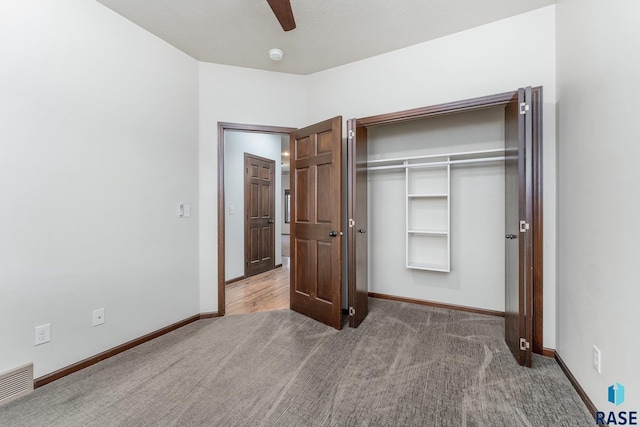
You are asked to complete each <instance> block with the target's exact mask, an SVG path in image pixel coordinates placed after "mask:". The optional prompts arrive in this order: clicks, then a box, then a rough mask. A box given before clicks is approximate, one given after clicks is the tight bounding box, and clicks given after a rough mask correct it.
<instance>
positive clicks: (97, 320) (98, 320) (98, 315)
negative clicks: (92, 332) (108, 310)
mask: <svg viewBox="0 0 640 427" xmlns="http://www.w3.org/2000/svg"><path fill="white" fill-rule="evenodd" d="M103 323H104V308H96V309H95V310H93V326H98V325H102V324H103Z"/></svg>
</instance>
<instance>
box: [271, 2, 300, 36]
mask: <svg viewBox="0 0 640 427" xmlns="http://www.w3.org/2000/svg"><path fill="white" fill-rule="evenodd" d="M267 3H269V6H271V10H273V13H274V15H276V18H278V21H279V22H280V25H282V29H283V30H285V31H291V30H293V29H294V28H295V27H296V21H295V19H293V10H291V2H290V1H289V0H267Z"/></svg>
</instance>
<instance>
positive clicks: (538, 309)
mask: <svg viewBox="0 0 640 427" xmlns="http://www.w3.org/2000/svg"><path fill="white" fill-rule="evenodd" d="M516 93H517V90H516V91H511V92H504V93H499V94H494V95H489V96H482V97H478V98H471V99H466V100H461V101H454V102H447V103H444V104H437V105H431V106H428V107H420V108H414V109H411V110H403V111H396V112H393V113H387V114H380V115H377V116H369V117H364V118H359V119H356V120H355V126H354V127H355V129H358V128H361V127H365V128H366V127H368V126H377V125H385V124H391V123H398V122H404V121H409V120H416V119H425V118H429V117H436V116H441V115H444V114H453V113H462V112H467V111H473V110H480V109H484V108H491V107H500V106H504V105H506V104H507V103H508V102H509V101H510V100H511V98H513V96H514V94H516ZM531 94H532V105H531V111H532V113H533V116H532V120H533V125H532V128H533V133H532V151H533V159H532V161H533V224H532V226H533V227H534V235H533V269H534V275H533V294H534V295H533V323H534V326H533V331H532V332H533V339H532V341H533V342H532V349H533V352H534V353H538V354H543V352H544V347H543V289H544V286H543V259H542V256H543V236H542V233H543V217H542V207H543V191H542V190H543V188H542V179H543V176H542V86H537V87H533V88H532V89H531Z"/></svg>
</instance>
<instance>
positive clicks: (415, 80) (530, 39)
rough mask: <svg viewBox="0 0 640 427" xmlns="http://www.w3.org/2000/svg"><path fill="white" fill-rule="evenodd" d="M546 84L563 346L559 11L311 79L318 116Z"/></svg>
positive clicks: (547, 229) (548, 282)
mask: <svg viewBox="0 0 640 427" xmlns="http://www.w3.org/2000/svg"><path fill="white" fill-rule="evenodd" d="M527 85H531V86H544V115H543V122H544V133H543V140H544V154H543V161H544V182H543V185H544V212H543V214H544V242H545V244H544V346H545V347H549V348H555V345H556V337H555V335H556V325H555V321H554V320H555V315H556V307H555V300H556V284H555V282H556V254H555V245H556V241H555V234H556V213H555V204H556V193H555V170H556V165H555V160H556V158H555V100H556V93H555V8H554V6H549V7H545V8H542V9H538V10H535V11H533V12H529V13H526V14H523V15H519V16H515V17H513V18H509V19H505V20H502V21H498V22H495V23H492V24H488V25H484V26H481V27H477V28H474V29H471V30H468V31H463V32H460V33H456V34H453V35H451V36H447V37H443V38H440V39H437V40H433V41H431V42H427V43H422V44H419V45H416V46H412V47H409V48H405V49H401V50H397V51H394V52H390V53H387V54H384V55H380V56H377V57H374V58H369V59H366V60H363V61H359V62H356V63H353V64H348V65H344V66H341V67H337V68H333V69H330V70H327V71H323V72H320V73H316V74H313V75H311V76H309V78H308V81H307V88H308V95H307V97H308V99H309V100H312V101H313V102H312V103H311V106H310V107H311V108H310V114H309V118H310V121H319V120H322V119H324V118H327V117H331V116H333V115H336V114H342V115H343V116H344V117H345V118H351V117H366V116H369V115H375V114H383V113H389V112H393V111H398V110H404V109H408V108H417V107H423V106H427V105H434V104H439V103H445V102H451V101H455V100H461V99H467V98H473V97H478V96H485V95H491V94H495V93H501V92H508V91H513V90H515V89H517V88H518V87H523V86H527Z"/></svg>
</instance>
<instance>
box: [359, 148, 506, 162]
mask: <svg viewBox="0 0 640 427" xmlns="http://www.w3.org/2000/svg"><path fill="white" fill-rule="evenodd" d="M500 153H504V148H495V149H491V150H476V151H462V152H459V153H445V154H430V155H428V156H412V157H395V158H391V159H374V160H367V164H369V165H372V164H382V163H397V162H404V161H408V160H426V159H446V158H450V159H451V160H459V159H463V158H466V157H474V156H486V155H487V154H500Z"/></svg>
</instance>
